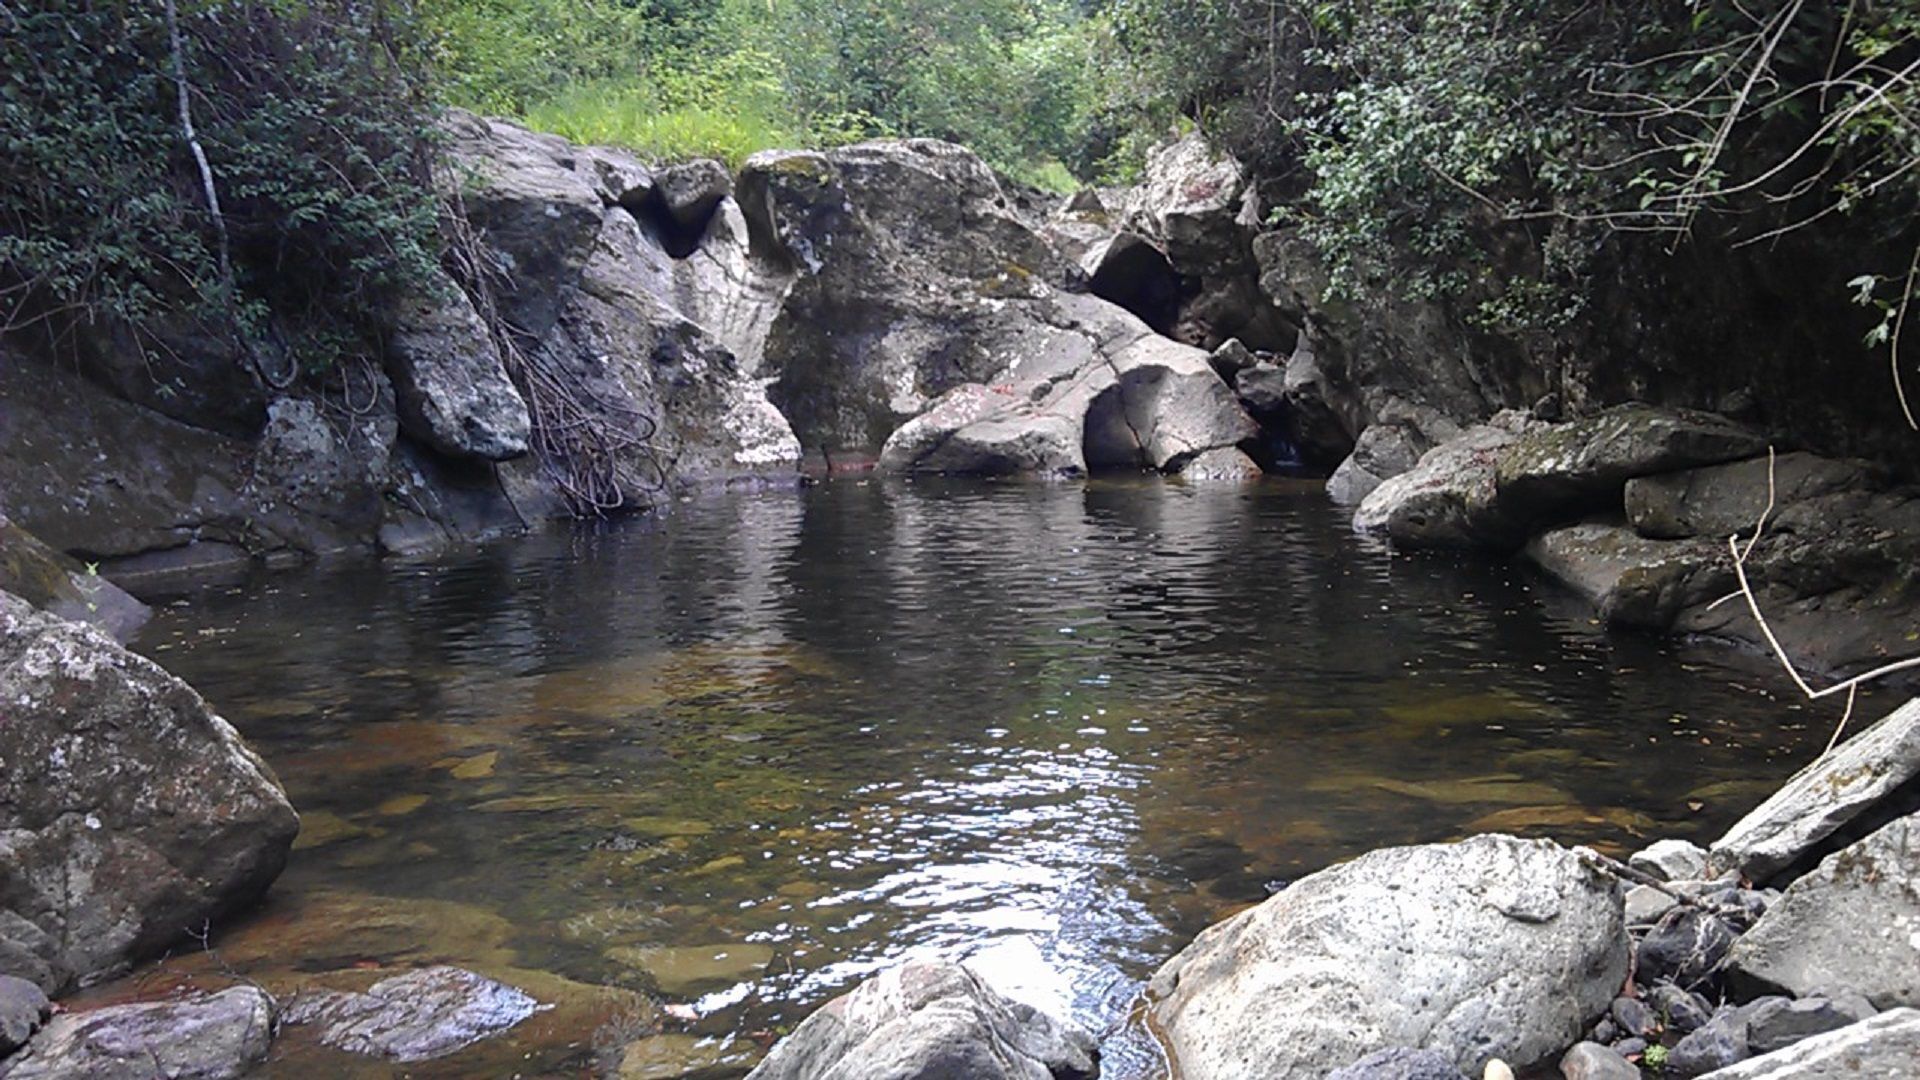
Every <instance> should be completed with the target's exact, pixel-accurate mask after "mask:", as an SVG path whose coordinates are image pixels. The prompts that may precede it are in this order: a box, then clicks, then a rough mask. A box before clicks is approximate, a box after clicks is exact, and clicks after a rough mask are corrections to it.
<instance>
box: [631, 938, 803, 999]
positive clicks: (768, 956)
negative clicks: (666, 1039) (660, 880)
mask: <svg viewBox="0 0 1920 1080" xmlns="http://www.w3.org/2000/svg"><path fill="white" fill-rule="evenodd" d="M773 956H774V953H773V948H772V947H771V946H768V945H754V944H748V943H746V942H732V943H727V944H718V945H675V946H667V945H644V946H633V945H623V946H618V947H616V948H613V949H609V950H608V951H607V959H609V960H611V961H613V962H614V963H616V964H619V965H621V966H622V967H626V968H631V969H633V970H635V971H643V972H645V973H646V974H647V977H648V978H649V979H650V980H652V982H653V985H654V988H655V989H657V990H659V991H660V992H661V993H662V994H666V995H668V996H670V997H695V996H697V995H700V994H704V993H707V992H709V991H712V990H725V989H727V988H728V987H731V986H734V985H736V984H739V983H743V982H752V981H753V980H755V979H757V978H759V977H760V976H761V975H764V974H765V973H766V970H767V965H768V964H771V963H773Z"/></svg>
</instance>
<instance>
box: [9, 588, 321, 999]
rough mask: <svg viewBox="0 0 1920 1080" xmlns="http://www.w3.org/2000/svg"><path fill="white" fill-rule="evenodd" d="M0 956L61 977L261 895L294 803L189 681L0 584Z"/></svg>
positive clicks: (51, 986) (54, 979) (105, 966)
mask: <svg viewBox="0 0 1920 1080" xmlns="http://www.w3.org/2000/svg"><path fill="white" fill-rule="evenodd" d="M0 701H5V702H7V703H8V705H7V708H8V712H7V716H6V722H5V723H0V972H5V973H10V974H15V975H19V976H22V977H25V978H27V979H30V980H32V981H34V982H36V983H38V984H39V985H40V986H42V987H43V988H45V989H47V990H48V991H49V992H55V993H57V992H60V991H63V990H67V989H70V988H72V987H74V986H77V985H81V984H84V983H86V982H89V981H92V980H96V979H98V978H100V977H102V976H105V975H109V974H112V973H115V972H118V971H120V970H123V969H124V968H125V967H126V966H127V965H129V964H130V963H132V962H133V961H136V960H139V959H141V958H143V957H146V956H149V955H152V954H154V953H156V952H158V951H160V950H161V949H164V948H166V947H167V946H169V945H172V944H173V943H175V942H176V941H179V940H181V939H182V938H184V937H186V936H187V934H189V933H191V932H199V931H201V930H202V929H204V928H207V927H209V926H211V927H212V928H215V929H217V928H218V927H219V925H220V922H221V920H223V919H225V918H226V917H227V916H228V915H230V914H232V913H233V912H235V911H236V910H238V909H239V908H241V907H242V906H244V905H245V904H247V903H248V902H250V901H252V900H253V899H255V898H256V897H258V896H259V895H260V894H261V893H262V892H263V891H265V889H266V888H267V886H268V885H269V884H270V883H271V882H272V881H273V879H274V878H275V877H276V876H277V875H278V874H279V873H280V869H281V867H282V866H284V865H285V863H286V858H287V852H288V850H289V848H290V847H291V846H292V843H293V838H294V834H295V833H296V832H298V831H299V827H300V822H299V818H298V817H296V816H295V814H294V812H293V808H292V807H291V806H289V805H288V804H287V798H286V795H285V793H284V792H283V791H282V790H281V788H280V785H279V783H278V782H277V781H276V780H275V779H274V776H273V773H272V771H271V770H269V769H268V768H267V766H266V764H265V763H264V762H262V761H261V760H260V759H259V758H258V757H256V756H255V755H254V753H253V751H251V750H249V749H248V748H247V746H246V744H245V743H243V742H241V740H240V737H239V735H238V734H236V733H235V732H234V730H233V728H231V727H229V726H228V725H227V723H226V721H224V720H222V719H220V718H219V717H218V716H215V715H214V714H213V713H212V712H211V711H210V710H209V709H208V708H207V704H206V702H204V701H202V700H201V699H200V696H199V695H198V694H195V693H194V692H193V690H192V689H190V688H189V687H188V686H187V685H186V684H185V683H182V682H181V681H179V680H178V679H175V678H174V677H173V676H171V675H168V674H167V673H166V672H165V671H162V670H161V669H160V668H159V667H158V666H156V665H155V664H153V663H152V662H151V661H148V660H146V659H144V658H142V657H139V656H136V655H134V654H132V653H130V652H127V651H126V650H125V649H122V648H121V647H120V646H119V645H117V644H115V643H114V642H113V640H112V639H111V638H109V637H107V636H106V635H105V634H104V633H102V632H100V631H99V630H96V629H94V628H93V627H90V626H85V625H82V624H79V623H72V622H68V621H66V620H64V619H60V618H57V617H55V616H52V615H47V614H45V613H43V612H39V611H36V610H34V608H33V607H32V606H31V605H29V604H27V603H26V602H25V601H22V600H20V599H18V598H16V597H13V596H9V595H6V594H0Z"/></svg>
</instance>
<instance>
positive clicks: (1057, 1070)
mask: <svg viewBox="0 0 1920 1080" xmlns="http://www.w3.org/2000/svg"><path fill="white" fill-rule="evenodd" d="M1097 1060H1098V1057H1097V1053H1096V1051H1095V1049H1094V1043H1093V1039H1092V1037H1091V1036H1089V1035H1088V1034H1087V1033H1085V1032H1084V1031H1081V1030H1079V1029H1078V1028H1075V1027H1071V1026H1069V1025H1066V1024H1063V1023H1061V1022H1060V1021H1057V1020H1054V1019H1052V1018H1050V1017H1048V1016H1047V1015H1046V1014H1044V1013H1041V1012H1038V1011H1036V1010H1034V1009H1033V1008H1031V1007H1029V1006H1026V1005H1022V1004H1018V1003H1016V1002H1013V1001H1009V1000H1007V999H1006V998H1004V997H1002V996H1000V994H999V993H997V992H996V991H994V990H993V988H991V987H989V986H988V985H987V984H986V983H984V982H982V981H981V980H980V978H979V976H977V975H975V974H973V973H972V972H970V971H968V970H967V969H966V968H963V967H961V966H959V965H958V964H951V963H945V962H926V961H914V962H909V963H906V964H903V965H901V966H899V967H895V968H890V969H888V970H886V971H884V972H881V973H880V974H879V975H876V976H874V977H873V978H871V979H868V980H867V981H866V982H864V983H861V984H860V985H859V986H858V987H855V988H854V989H853V990H852V991H851V992H850V993H847V994H843V995H841V996H840V997H837V998H835V999H833V1000H832V1001H830V1002H828V1003H827V1004H826V1005H824V1006H822V1007H821V1008H820V1009H819V1011H817V1012H815V1013H814V1014H813V1015H812V1016H809V1017H808V1018H807V1019H806V1021H805V1022H804V1023H802V1024H801V1025H800V1026H799V1027H798V1028H795V1029H794V1031H793V1034H791V1035H788V1036H787V1037H786V1038H785V1039H782V1040H781V1041H780V1043H779V1045H777V1046H775V1047H774V1048H773V1052H772V1053H770V1054H768V1055H767V1058H766V1060H765V1061H763V1062H761V1063H760V1065H759V1067H758V1068H756V1069H754V1070H753V1072H752V1073H751V1074H749V1080H946V1078H949V1077H956V1078H957V1077H966V1078H968V1080H1070V1078H1082V1077H1086V1078H1090V1077H1093V1076H1095V1075H1097V1073H1098V1071H1099V1069H1098V1065H1097Z"/></svg>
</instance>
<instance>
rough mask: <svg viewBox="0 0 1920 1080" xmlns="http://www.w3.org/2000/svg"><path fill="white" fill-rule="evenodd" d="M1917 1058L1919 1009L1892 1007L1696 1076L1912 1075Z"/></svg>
mask: <svg viewBox="0 0 1920 1080" xmlns="http://www.w3.org/2000/svg"><path fill="white" fill-rule="evenodd" d="M1916 1061H1920V1012H1917V1011H1915V1010H1913V1009H1894V1010H1892V1011H1889V1012H1883V1013H1881V1014H1880V1015H1878V1016H1874V1017H1870V1018H1868V1019H1866V1020H1862V1021H1861V1022H1859V1023H1857V1024H1850V1025H1848V1026H1847V1027H1843V1028H1841V1029H1840V1030H1838V1031H1833V1032H1829V1033H1827V1034H1825V1035H1816V1036H1814V1037H1813V1038H1811V1039H1806V1040H1804V1041H1802V1042H1797V1043H1794V1044H1793V1045H1792V1046H1789V1047H1787V1048H1786V1049H1784V1050H1776V1051H1774V1052H1773V1053H1771V1054H1764V1055H1762V1056H1760V1057H1756V1058H1749V1059H1748V1060H1746V1061H1742V1062H1740V1063H1739V1064H1737V1065H1730V1066H1728V1067H1727V1068H1724V1069H1718V1070H1715V1071H1713V1072H1710V1073H1707V1074H1705V1075H1704V1076H1703V1077H1701V1078H1700V1080H1863V1078H1865V1077H1889V1078H1891V1077H1903V1076H1911V1075H1913V1068H1914V1063H1915V1062H1916Z"/></svg>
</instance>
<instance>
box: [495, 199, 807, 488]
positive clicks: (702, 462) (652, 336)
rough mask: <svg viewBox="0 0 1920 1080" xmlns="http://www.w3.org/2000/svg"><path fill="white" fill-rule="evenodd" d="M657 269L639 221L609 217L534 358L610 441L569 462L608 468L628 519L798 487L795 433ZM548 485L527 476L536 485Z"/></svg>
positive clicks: (538, 476)
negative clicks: (755, 488) (667, 499)
mask: <svg viewBox="0 0 1920 1080" xmlns="http://www.w3.org/2000/svg"><path fill="white" fill-rule="evenodd" d="M657 257H659V248H658V242H657V240H655V239H654V238H653V237H652V236H651V235H650V234H649V233H648V232H647V230H646V229H645V228H644V227H643V226H642V225H641V224H640V222H639V221H637V220H636V219H635V218H634V217H633V216H632V215H631V214H629V213H628V212H627V211H625V210H623V209H620V208H617V207H616V208H614V209H612V210H609V211H608V212H607V215H606V220H605V223H604V224H603V226H602V228H601V230H600V235H599V236H598V237H597V238H596V240H595V242H594V245H593V250H592V253H591V255H590V256H589V258H588V259H587V262H586V265H585V267H584V268H583V269H582V271H581V274H580V278H579V282H578V286H577V287H576V288H575V289H574V290H573V291H572V292H571V293H569V295H568V297H567V298H566V301H565V303H564V304H563V306H562V308H561V314H560V317H559V319H558V320H557V321H556V322H555V324H554V327H553V330H552V332H551V333H549V334H548V335H547V338H546V340H544V341H542V342H541V343H540V345H539V346H538V347H537V348H536V349H534V350H533V352H532V354H531V362H533V363H535V364H538V365H540V368H541V371H542V373H543V376H544V377H545V378H547V379H548V380H550V381H551V382H552V383H553V385H555V386H558V387H564V388H566V392H567V395H568V396H569V397H570V398H572V399H573V400H575V401H577V402H579V403H580V404H581V405H583V406H584V407H586V408H588V409H590V410H592V411H593V412H595V413H596V414H597V416H596V417H595V419H596V421H597V422H598V424H600V425H601V427H602V430H603V431H604V432H605V434H606V435H607V438H605V439H599V438H590V439H589V441H588V443H587V444H586V445H583V446H580V447H578V448H577V450H576V454H575V457H576V459H578V458H585V459H589V460H603V461H605V462H606V463H607V464H608V465H609V466H610V474H611V478H612V484H613V490H612V491H610V492H608V493H607V494H608V496H609V497H610V498H613V499H617V500H618V505H621V506H624V507H628V508H644V507H646V506H650V505H654V504H655V503H657V502H659V501H660V499H661V498H662V497H664V496H665V495H667V494H669V493H670V492H671V491H673V490H676V489H678V488H681V487H686V486H694V485H699V484H714V483H726V482H731V481H737V480H746V479H754V478H769V479H771V478H791V477H793V476H794V475H795V470H796V468H797V466H798V465H799V460H800V446H799V444H798V442H797V441H796V440H795V439H794V437H793V432H792V429H791V428H790V427H789V426H788V425H787V422H786V420H785V418H784V417H782V416H781V415H780V414H779V412H778V410H776V409H774V407H773V406H772V404H771V403H770V402H768V400H767V397H766V393H765V391H764V390H763V389H762V387H761V385H760V383H759V381H758V380H756V379H754V378H753V377H752V376H750V375H749V374H747V373H746V372H744V371H742V370H741V369H740V365H739V363H738V361H737V359H736V358H735V356H734V355H733V353H732V352H731V351H729V350H728V349H726V348H724V347H723V346H721V345H720V344H719V343H718V342H716V341H715V340H714V338H713V337H712V335H711V334H709V333H708V332H707V330H706V329H705V328H704V327H702V326H700V325H699V324H697V323H695V322H693V321H692V320H690V319H688V318H687V317H686V316H685V315H683V314H682V313H680V312H679V311H678V310H676V309H675V308H673V307H671V306H669V305H668V304H667V303H665V302H664V301H663V300H662V298H661V294H660V283H659V282H658V281H656V280H655V279H654V278H653V277H652V276H651V273H650V271H649V269H648V267H649V265H650V261H651V260H653V259H655V258H657ZM556 419H558V420H564V419H566V414H564V413H563V414H561V415H559V416H557V417H556ZM558 430H559V431H561V432H563V433H564V432H565V431H566V430H567V429H565V428H561V429H558ZM563 437H564V436H563ZM548 449H550V447H543V448H542V453H543V455H544V454H545V453H546V451H547V450H548ZM526 464H527V465H528V466H531V465H533V464H535V463H534V462H528V463H526ZM542 464H543V465H544V466H545V467H546V469H551V467H552V466H553V465H554V464H555V463H553V462H542ZM528 471H531V470H521V471H520V472H518V473H516V477H518V476H522V475H525V473H526V472H528ZM546 475H549V473H548V472H547V471H545V470H543V471H541V472H536V473H534V477H535V480H534V483H535V484H536V485H537V484H538V483H540V482H541V481H543V480H544V477H545V476H546Z"/></svg>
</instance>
